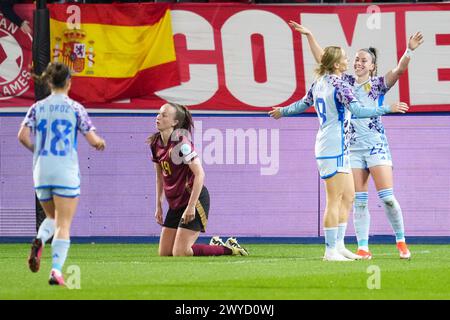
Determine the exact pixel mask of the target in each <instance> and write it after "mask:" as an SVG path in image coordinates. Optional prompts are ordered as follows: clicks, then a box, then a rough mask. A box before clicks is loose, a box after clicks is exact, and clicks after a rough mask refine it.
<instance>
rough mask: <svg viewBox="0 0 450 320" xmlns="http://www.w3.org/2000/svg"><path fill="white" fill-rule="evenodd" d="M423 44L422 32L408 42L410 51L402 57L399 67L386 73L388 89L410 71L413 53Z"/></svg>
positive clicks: (407, 50)
mask: <svg viewBox="0 0 450 320" xmlns="http://www.w3.org/2000/svg"><path fill="white" fill-rule="evenodd" d="M422 43H423V35H422V34H421V33H420V32H416V34H414V35H412V36H411V37H410V38H409V41H408V49H406V51H405V53H404V54H403V56H402V57H401V59H400V61H399V62H398V65H397V66H396V67H395V68H394V69H392V70H391V71H389V72H388V73H386V75H385V76H384V78H385V79H386V85H387V87H388V88H390V87H392V86H393V85H394V84H395V83H396V82H397V80H398V79H399V78H400V76H401V75H402V74H403V73H404V72H405V71H406V69H408V64H409V61H410V60H411V56H412V52H413V51H414V50H416V49H417V48H418V47H419V46H420V45H421V44H422Z"/></svg>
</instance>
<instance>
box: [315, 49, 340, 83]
mask: <svg viewBox="0 0 450 320" xmlns="http://www.w3.org/2000/svg"><path fill="white" fill-rule="evenodd" d="M342 56H343V53H342V49H341V47H335V46H330V47H326V48H325V50H324V52H323V55H322V59H321V60H320V64H319V66H318V67H317V68H316V70H314V71H315V73H316V75H317V77H321V76H323V75H325V74H331V73H333V72H334V70H335V67H334V64H335V63H339V61H341V58H342Z"/></svg>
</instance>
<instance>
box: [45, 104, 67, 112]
mask: <svg viewBox="0 0 450 320" xmlns="http://www.w3.org/2000/svg"><path fill="white" fill-rule="evenodd" d="M48 109H49V110H50V112H60V113H69V111H70V110H71V109H70V106H69V105H67V104H51V105H49V108H48ZM44 111H45V106H43V105H42V106H41V107H40V108H39V112H44Z"/></svg>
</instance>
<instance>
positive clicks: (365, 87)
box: [364, 82, 372, 92]
mask: <svg viewBox="0 0 450 320" xmlns="http://www.w3.org/2000/svg"><path fill="white" fill-rule="evenodd" d="M370 89H372V85H371V84H370V82H367V83H366V84H365V85H364V90H365V91H366V92H370Z"/></svg>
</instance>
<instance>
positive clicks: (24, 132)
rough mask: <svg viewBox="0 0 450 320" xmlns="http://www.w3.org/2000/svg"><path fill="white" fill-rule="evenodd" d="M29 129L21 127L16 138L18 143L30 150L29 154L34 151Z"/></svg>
mask: <svg viewBox="0 0 450 320" xmlns="http://www.w3.org/2000/svg"><path fill="white" fill-rule="evenodd" d="M30 135H31V129H30V128H29V127H27V126H21V127H20V129H19V133H18V134H17V138H18V139H19V141H20V143H21V144H22V145H23V146H24V147H25V148H27V149H28V150H30V151H31V152H33V151H34V144H33V142H32V141H31V137H30Z"/></svg>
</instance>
